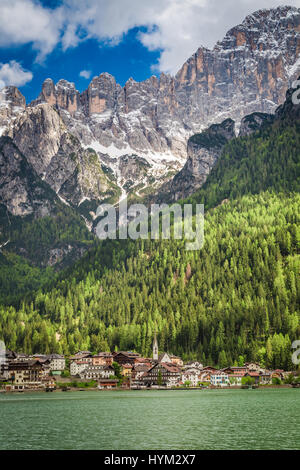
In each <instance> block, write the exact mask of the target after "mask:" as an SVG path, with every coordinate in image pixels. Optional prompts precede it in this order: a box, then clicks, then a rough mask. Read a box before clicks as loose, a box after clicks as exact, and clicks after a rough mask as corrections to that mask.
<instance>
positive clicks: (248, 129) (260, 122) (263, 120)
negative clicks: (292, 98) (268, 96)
mask: <svg viewBox="0 0 300 470" xmlns="http://www.w3.org/2000/svg"><path fill="white" fill-rule="evenodd" d="M272 120H273V116H272V115H271V114H267V113H252V114H249V116H245V117H244V118H243V119H242V121H241V126H240V132H239V136H240V137H243V136H246V135H250V134H253V132H256V131H258V130H260V129H261V128H262V127H263V126H264V125H265V124H268V123H270V122H271V121H272Z"/></svg>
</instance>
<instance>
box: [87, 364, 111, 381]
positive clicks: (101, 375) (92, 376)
mask: <svg viewBox="0 0 300 470" xmlns="http://www.w3.org/2000/svg"><path fill="white" fill-rule="evenodd" d="M114 375H115V370H114V368H113V367H112V366H93V365H89V366H88V367H87V368H86V369H84V370H83V371H82V372H80V374H79V377H80V378H81V379H82V380H99V379H109V378H110V377H112V376H114Z"/></svg>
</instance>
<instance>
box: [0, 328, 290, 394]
mask: <svg viewBox="0 0 300 470" xmlns="http://www.w3.org/2000/svg"><path fill="white" fill-rule="evenodd" d="M66 359H67V358H66V357H65V356H63V355H59V354H48V355H47V354H32V355H26V354H23V353H20V354H18V353H15V352H13V351H6V355H5V358H4V360H3V358H2V361H0V384H1V382H2V383H5V384H6V388H7V390H26V389H46V390H52V389H55V388H56V380H55V378H58V379H59V380H62V379H61V376H62V373H64V374H65V370H66ZM68 359H69V374H70V376H71V378H73V379H74V380H75V379H80V380H82V381H85V380H86V381H95V382H96V383H98V388H99V389H103V388H116V387H117V386H118V384H119V379H118V378H116V377H115V369H114V367H113V363H114V362H116V363H118V364H119V366H120V372H121V375H122V376H123V380H122V382H123V386H124V387H126V388H151V387H152V388H153V387H155V388H156V387H165V388H170V387H180V386H182V385H184V384H189V385H190V386H191V387H198V386H199V384H202V385H203V384H206V385H207V386H210V387H228V386H241V385H242V379H243V377H250V378H252V380H253V381H254V383H255V384H256V385H258V384H263V385H268V384H271V383H272V380H273V379H274V378H275V377H277V378H279V379H281V380H282V379H284V378H285V377H286V375H288V374H290V373H293V374H294V375H295V372H293V371H292V372H285V371H283V370H279V369H277V370H272V371H271V370H266V369H264V368H263V367H261V366H260V364H258V363H256V362H246V363H245V364H244V365H243V366H231V367H225V368H223V369H216V368H215V367H213V366H203V364H201V363H199V362H198V361H189V362H187V363H186V364H184V363H183V361H182V359H181V358H180V357H178V356H174V355H169V354H168V353H161V354H159V351H158V343H157V338H156V334H155V337H154V341H153V355H152V358H145V357H142V356H141V355H140V354H139V353H136V352H133V351H114V352H109V351H103V352H99V353H97V354H92V353H91V352H90V351H78V352H77V353H76V354H74V355H72V356H70V357H69V358H68ZM64 374H63V375H64Z"/></svg>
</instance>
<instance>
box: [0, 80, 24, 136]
mask: <svg viewBox="0 0 300 470" xmlns="http://www.w3.org/2000/svg"><path fill="white" fill-rule="evenodd" d="M25 106H26V100H25V97H24V96H23V95H22V93H21V92H20V91H19V90H18V88H16V87H15V86H7V87H5V88H3V89H2V90H0V136H1V135H2V134H5V133H6V132H7V131H8V128H9V126H10V124H11V122H12V121H14V119H15V118H16V116H17V115H18V114H19V113H20V112H22V111H24V109H25Z"/></svg>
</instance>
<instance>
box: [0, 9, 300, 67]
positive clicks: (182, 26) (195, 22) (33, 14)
mask: <svg viewBox="0 0 300 470" xmlns="http://www.w3.org/2000/svg"><path fill="white" fill-rule="evenodd" d="M286 3H288V4H289V5H292V6H297V7H300V0H284V1H283V2H281V1H278V2H276V1H274V0H239V1H237V0H151V1H150V0H109V1H108V0H81V1H80V2H79V1H78V0H63V1H62V3H61V5H60V6H59V7H58V8H56V9H52V10H51V9H47V8H45V7H43V6H42V5H41V4H40V3H38V1H37V0H1V2H0V18H1V22H0V47H1V46H2V47H6V46H10V45H18V44H28V43H31V44H32V45H33V47H34V49H36V50H37V51H38V60H43V58H44V57H45V56H46V55H47V54H49V53H50V52H51V51H52V50H53V49H54V48H55V47H56V46H57V45H58V44H59V43H61V45H62V47H63V49H64V50H66V49H68V48H70V47H76V46H77V45H78V44H79V43H80V42H82V41H85V40H87V39H89V38H95V39H97V40H98V41H99V42H100V43H103V42H105V43H109V44H111V45H112V46H113V45H115V44H117V43H118V42H120V41H121V40H122V37H123V35H124V34H126V33H127V32H128V31H129V30H130V29H131V28H133V27H135V26H145V27H146V28H147V30H146V32H144V33H142V34H140V35H139V36H138V38H139V40H140V41H141V42H142V43H143V44H144V45H145V46H146V47H147V48H148V49H150V50H159V51H160V58H159V62H158V64H157V69H158V70H159V71H164V72H170V73H176V71H177V70H178V69H179V67H180V66H181V65H182V64H183V62H184V61H185V60H186V59H187V58H188V57H189V56H190V55H191V54H192V53H193V52H195V51H196V50H197V48H198V47H199V46H201V45H204V46H206V47H210V48H211V47H213V45H214V44H215V43H216V41H217V40H220V39H222V37H223V36H224V35H225V33H226V31H227V30H228V29H230V28H231V27H233V26H235V25H236V24H239V23H241V22H242V21H243V19H244V17H245V16H246V15H247V14H249V13H252V12H253V11H255V10H258V9H260V8H272V7H276V6H278V5H282V4H283V5H284V4H286Z"/></svg>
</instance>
